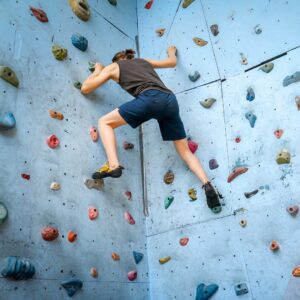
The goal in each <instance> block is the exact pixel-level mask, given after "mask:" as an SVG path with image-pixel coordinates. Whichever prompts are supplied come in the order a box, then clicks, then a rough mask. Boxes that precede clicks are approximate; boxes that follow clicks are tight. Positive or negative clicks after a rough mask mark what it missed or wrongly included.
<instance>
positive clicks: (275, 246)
mask: <svg viewBox="0 0 300 300" xmlns="http://www.w3.org/2000/svg"><path fill="white" fill-rule="evenodd" d="M270 250H272V251H277V250H279V244H278V242H277V241H272V242H271V244H270Z"/></svg>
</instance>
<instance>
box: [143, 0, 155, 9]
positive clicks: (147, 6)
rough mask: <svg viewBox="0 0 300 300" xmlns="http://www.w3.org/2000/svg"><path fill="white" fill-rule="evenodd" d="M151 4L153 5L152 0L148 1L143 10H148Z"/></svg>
mask: <svg viewBox="0 0 300 300" xmlns="http://www.w3.org/2000/svg"><path fill="white" fill-rule="evenodd" d="M152 4H153V0H150V1H148V2H147V3H146V5H145V8H146V9H150V8H151V6H152Z"/></svg>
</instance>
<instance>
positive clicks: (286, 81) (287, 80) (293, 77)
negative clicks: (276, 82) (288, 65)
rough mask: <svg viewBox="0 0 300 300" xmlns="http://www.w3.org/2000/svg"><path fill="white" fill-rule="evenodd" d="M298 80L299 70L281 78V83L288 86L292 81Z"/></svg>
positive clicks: (299, 79) (299, 77) (299, 76)
mask: <svg viewBox="0 0 300 300" xmlns="http://www.w3.org/2000/svg"><path fill="white" fill-rule="evenodd" d="M298 81H300V71H298V72H295V73H294V74H292V75H290V76H286V77H285V78H284V79H283V82H282V85H283V86H288V85H290V84H292V83H295V82H298Z"/></svg>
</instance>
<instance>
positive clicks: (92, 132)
mask: <svg viewBox="0 0 300 300" xmlns="http://www.w3.org/2000/svg"><path fill="white" fill-rule="evenodd" d="M90 136H91V138H92V140H93V142H97V141H98V138H99V134H98V130H97V128H96V127H94V126H93V127H91V128H90Z"/></svg>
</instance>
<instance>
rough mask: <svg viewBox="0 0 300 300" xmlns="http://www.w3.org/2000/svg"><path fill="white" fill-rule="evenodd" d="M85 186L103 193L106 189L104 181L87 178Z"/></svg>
mask: <svg viewBox="0 0 300 300" xmlns="http://www.w3.org/2000/svg"><path fill="white" fill-rule="evenodd" d="M84 184H85V185H86V187H87V188H88V189H96V190H98V191H101V190H102V189H103V187H104V181H103V179H90V178H87V179H85V181H84Z"/></svg>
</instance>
